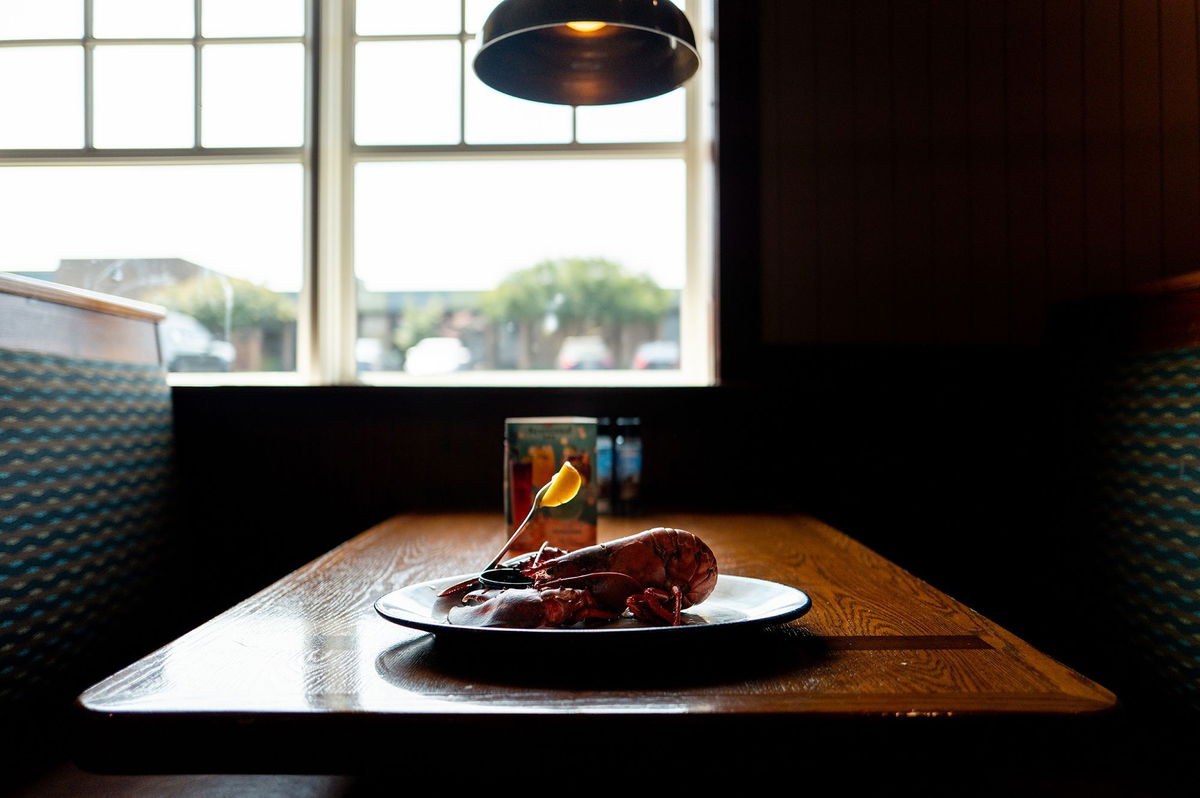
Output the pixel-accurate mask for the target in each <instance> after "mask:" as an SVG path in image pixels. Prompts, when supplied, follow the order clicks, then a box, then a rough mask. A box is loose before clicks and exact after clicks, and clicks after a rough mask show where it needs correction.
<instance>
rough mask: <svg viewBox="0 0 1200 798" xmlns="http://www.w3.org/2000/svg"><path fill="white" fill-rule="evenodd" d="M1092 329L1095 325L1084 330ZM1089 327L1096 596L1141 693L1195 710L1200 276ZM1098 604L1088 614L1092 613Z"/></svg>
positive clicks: (1199, 676) (1199, 678) (1141, 295)
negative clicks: (1129, 652) (1097, 372)
mask: <svg viewBox="0 0 1200 798" xmlns="http://www.w3.org/2000/svg"><path fill="white" fill-rule="evenodd" d="M1093 321H1095V320H1093ZM1103 321H1104V322H1105V323H1104V324H1099V325H1096V324H1093V325H1089V326H1091V327H1092V328H1093V329H1097V330H1098V332H1097V334H1098V335H1103V336H1105V337H1106V338H1107V339H1108V341H1107V342H1108V343H1109V344H1110V345H1115V344H1117V342H1118V341H1119V342H1120V344H1119V346H1110V347H1109V348H1107V350H1106V351H1107V352H1108V353H1109V354H1108V356H1106V357H1105V358H1103V359H1102V361H1101V362H1103V364H1104V365H1103V369H1102V370H1101V374H1102V378H1101V379H1100V380H1099V381H1098V382H1096V383H1094V384H1095V385H1096V387H1097V390H1096V395H1095V396H1094V397H1091V398H1090V400H1089V403H1090V407H1091V408H1092V409H1091V412H1089V413H1088V414H1087V415H1088V416H1089V419H1088V423H1087V431H1088V435H1087V436H1086V437H1087V440H1086V442H1085V443H1084V445H1085V446H1086V448H1087V449H1088V450H1089V456H1088V459H1089V460H1090V461H1091V467H1090V469H1089V471H1090V473H1091V480H1092V482H1093V484H1092V486H1091V490H1090V491H1089V493H1090V494H1091V496H1092V497H1093V498H1092V501H1091V504H1092V505H1093V509H1094V510H1096V511H1097V512H1096V513H1095V515H1094V519H1095V523H1096V525H1097V526H1098V527H1099V532H1100V536H1101V541H1102V546H1101V553H1102V564H1103V565H1102V570H1103V573H1102V581H1101V582H1099V583H1098V585H1099V586H1100V587H1101V589H1105V590H1107V591H1111V592H1110V593H1109V596H1108V597H1109V598H1111V599H1112V603H1111V604H1110V605H1108V606H1112V607H1115V608H1116V610H1117V613H1118V617H1117V618H1116V619H1115V620H1117V621H1118V623H1117V624H1115V625H1110V626H1109V631H1110V634H1111V637H1110V638H1109V639H1110V640H1111V643H1112V646H1113V647H1114V650H1113V651H1112V652H1111V653H1112V655H1113V656H1119V652H1118V651H1117V650H1116V648H1118V647H1120V646H1123V645H1125V644H1126V643H1127V642H1132V644H1133V647H1134V649H1135V650H1136V651H1137V652H1138V655H1139V656H1138V657H1137V658H1136V663H1137V665H1136V667H1135V670H1136V673H1135V674H1134V675H1133V676H1132V677H1131V678H1132V679H1134V680H1139V681H1140V682H1141V684H1139V685H1138V686H1139V687H1147V688H1155V687H1161V688H1163V692H1164V693H1166V694H1168V696H1170V695H1173V696H1174V699H1177V700H1178V701H1179V703H1180V704H1182V705H1185V706H1186V705H1190V706H1191V707H1192V708H1193V709H1195V710H1198V711H1200V273H1196V274H1190V275H1184V276H1181V277H1178V278H1173V279H1171V280H1167V281H1161V282H1158V283H1154V284H1151V285H1149V286H1146V287H1145V288H1144V289H1142V290H1141V291H1139V292H1138V294H1137V295H1136V296H1134V297H1132V298H1129V299H1127V300H1125V301H1123V302H1120V303H1119V305H1118V306H1115V307H1114V308H1110V309H1108V310H1107V311H1106V312H1105V313H1104V314H1103ZM1102 606H1103V605H1102V604H1097V605H1096V608H1097V611H1101V612H1103V610H1100V607H1102Z"/></svg>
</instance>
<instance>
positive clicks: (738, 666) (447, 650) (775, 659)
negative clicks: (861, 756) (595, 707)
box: [375, 626, 828, 700]
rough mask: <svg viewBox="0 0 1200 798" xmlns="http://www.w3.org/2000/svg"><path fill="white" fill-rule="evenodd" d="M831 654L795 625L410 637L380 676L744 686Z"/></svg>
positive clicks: (620, 687) (433, 686)
mask: <svg viewBox="0 0 1200 798" xmlns="http://www.w3.org/2000/svg"><path fill="white" fill-rule="evenodd" d="M827 656H828V649H827V648H826V646H825V644H824V643H823V641H822V640H821V639H820V638H818V637H814V636H812V635H811V634H809V633H807V632H806V631H804V630H803V629H802V628H801V627H797V626H779V627H771V628H767V629H754V630H740V631H738V632H734V631H730V632H724V633H716V632H710V633H706V634H704V635H695V636H687V635H679V636H671V635H660V636H646V637H639V636H638V635H603V636H601V635H595V636H588V635H587V634H586V633H581V634H580V635H579V636H578V637H566V636H563V635H553V636H550V635H546V636H540V635H522V636H520V637H519V638H516V639H511V640H510V639H509V638H504V637H500V636H497V639H494V640H493V639H487V637H486V636H484V635H479V636H476V637H472V638H466V637H463V638H458V639H456V638H453V637H451V638H445V639H443V638H439V637H435V636H433V635H428V636H425V637H419V638H417V639H415V640H409V641H405V642H404V643H400V644H398V645H395V646H392V647H391V648H389V649H387V650H385V651H383V652H382V653H381V654H380V655H379V656H378V657H377V658H376V659H375V670H376V671H377V672H378V674H379V675H380V676H381V677H382V678H383V679H384V680H385V681H387V682H389V683H391V684H393V685H395V686H397V687H402V688H403V689H405V690H411V691H416V692H421V693H427V694H437V695H439V696H453V695H461V696H462V697H463V699H464V700H477V699H478V695H477V694H476V695H472V694H464V693H463V692H462V686H463V685H464V684H472V685H481V684H483V685H488V684H491V685H503V686H507V687H527V688H534V687H536V688H539V689H545V690H573V691H578V690H589V691H625V690H656V689H672V690H679V689H688V688H697V687H711V686H718V685H723V684H740V683H745V682H749V681H755V680H759V679H767V678H771V677H775V676H779V675H781V674H784V673H789V672H794V671H797V670H802V669H806V668H811V667H813V666H815V665H817V664H819V663H821V662H822V661H823V660H825V659H826V658H827Z"/></svg>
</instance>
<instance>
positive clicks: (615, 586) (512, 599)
mask: <svg viewBox="0 0 1200 798" xmlns="http://www.w3.org/2000/svg"><path fill="white" fill-rule="evenodd" d="M505 565H507V566H509V567H512V568H516V569H518V570H520V571H521V572H522V573H524V574H525V575H526V576H528V577H530V578H532V579H533V585H532V586H531V587H528V588H506V589H500V590H495V589H491V590H488V589H483V590H479V589H475V590H473V589H472V588H475V587H477V586H478V583H477V582H476V581H474V580H468V581H467V582H463V583H461V584H458V585H454V586H453V587H450V588H448V589H447V590H445V591H443V593H442V595H443V596H453V595H458V594H460V593H461V594H465V595H463V606H459V607H455V608H454V609H452V610H451V611H450V613H449V620H450V622H451V623H454V624H462V625H467V626H509V627H537V626H570V625H572V624H576V623H580V622H582V621H611V620H613V619H615V618H617V617H619V616H620V615H622V614H623V613H624V612H625V611H626V610H628V611H629V612H630V613H631V614H632V615H633V616H634V617H635V618H637V619H639V620H641V621H645V622H647V623H654V624H671V625H675V626H678V625H679V623H680V620H681V613H682V611H683V610H685V609H687V608H688V607H691V606H693V605H695V604H699V603H700V602H701V601H704V599H706V598H708V596H709V594H711V593H712V591H713V588H714V587H716V584H717V559H716V557H714V556H713V553H712V550H711V549H710V548H709V547H708V546H707V545H706V544H705V543H704V541H702V540H701V539H700V538H698V537H696V536H695V535H693V534H692V533H691V532H686V531H684V530H682V529H667V528H664V527H658V528H655V529H648V530H646V531H645V532H640V533H638V534H636V535H630V536H629V537H625V538H621V539H619V540H614V541H611V542H609V543H601V544H599V545H597V546H588V547H587V548H583V549H578V550H576V551H572V552H568V553H559V552H558V550H555V551H553V552H550V554H549V556H548V555H547V552H546V551H539V552H536V553H534V554H530V555H524V556H523V557H519V558H517V559H515V560H510V561H509V562H507V563H505Z"/></svg>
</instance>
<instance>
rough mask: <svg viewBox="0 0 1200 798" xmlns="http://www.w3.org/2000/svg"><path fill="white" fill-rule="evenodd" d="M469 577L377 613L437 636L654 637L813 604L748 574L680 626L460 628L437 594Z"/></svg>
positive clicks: (768, 620) (724, 586)
mask: <svg viewBox="0 0 1200 798" xmlns="http://www.w3.org/2000/svg"><path fill="white" fill-rule="evenodd" d="M471 576H472V575H471V574H463V575H460V576H451V577H447V578H445V579H434V580H431V581H429V582H420V583H418V584H415V585H409V586H408V587H405V588H401V589H400V590H396V591H394V592H392V593H388V594H387V595H386V596H383V597H382V598H380V599H379V600H378V601H376V602H375V611H376V612H378V613H379V614H380V615H381V616H383V617H384V618H386V619H387V620H389V621H392V622H393V623H398V624H400V625H401V626H409V627H412V628H414V629H422V630H424V631H426V632H433V633H434V634H442V635H446V634H450V635H455V636H457V635H460V634H461V635H479V634H487V635H500V636H510V635H530V634H535V635H565V636H571V637H579V636H584V635H586V636H602V635H628V634H638V635H650V634H664V633H670V634H677V633H680V632H690V633H695V632H699V631H702V630H709V631H711V630H717V629H740V628H755V627H759V626H769V625H772V624H777V623H785V622H787V621H790V620H793V619H795V618H799V617H800V616H801V615H803V614H804V613H806V612H808V608H809V607H810V606H811V604H812V602H811V601H810V600H809V598H808V596H807V595H806V594H805V593H804V592H803V591H800V590H797V589H796V588H794V587H788V586H787V585H781V584H779V583H777V582H768V581H766V580H765V579H751V578H750V577H747V576H730V575H728V574H720V575H719V576H718V577H717V586H716V588H715V589H714V590H713V592H712V595H710V596H709V597H708V598H707V599H705V600H704V601H703V602H701V603H700V604H697V605H696V606H694V607H689V608H688V609H687V610H685V611H684V613H683V624H682V625H680V626H651V625H649V624H645V623H642V622H640V621H638V620H635V619H634V618H628V617H626V618H618V619H617V620H616V621H613V622H612V623H610V624H605V625H603V626H586V627H580V626H576V627H563V628H557V627H539V628H536V629H512V628H506V627H495V626H457V625H454V624H451V623H450V622H449V621H447V619H446V613H447V612H448V611H449V610H450V608H451V607H454V606H457V605H458V603H459V600H458V598H446V599H439V598H438V596H437V594H438V593H440V592H441V591H442V590H444V589H445V588H447V587H450V586H451V585H454V584H457V583H459V582H463V581H466V580H468V579H470V578H471Z"/></svg>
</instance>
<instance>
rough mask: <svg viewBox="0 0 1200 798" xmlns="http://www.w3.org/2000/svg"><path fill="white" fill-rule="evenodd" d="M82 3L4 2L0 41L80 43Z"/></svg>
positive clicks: (0, 12)
mask: <svg viewBox="0 0 1200 798" xmlns="http://www.w3.org/2000/svg"><path fill="white" fill-rule="evenodd" d="M82 37H83V0H4V1H3V2H0V39H80V38H82Z"/></svg>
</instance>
